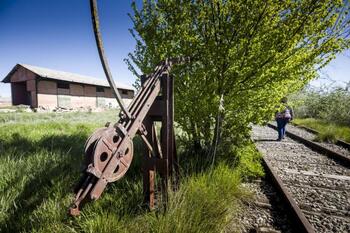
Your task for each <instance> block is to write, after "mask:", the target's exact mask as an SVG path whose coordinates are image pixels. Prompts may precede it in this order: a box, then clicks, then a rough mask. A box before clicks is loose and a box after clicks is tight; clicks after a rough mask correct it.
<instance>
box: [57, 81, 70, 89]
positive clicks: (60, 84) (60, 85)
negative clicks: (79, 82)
mask: <svg viewBox="0 0 350 233" xmlns="http://www.w3.org/2000/svg"><path fill="white" fill-rule="evenodd" d="M57 88H60V89H69V82H61V81H60V82H57Z"/></svg>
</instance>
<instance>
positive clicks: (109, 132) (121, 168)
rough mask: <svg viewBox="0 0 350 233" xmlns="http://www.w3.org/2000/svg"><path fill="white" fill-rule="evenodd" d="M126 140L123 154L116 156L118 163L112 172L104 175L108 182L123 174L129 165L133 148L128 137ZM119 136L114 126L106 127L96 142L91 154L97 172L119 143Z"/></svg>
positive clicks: (104, 165) (101, 169)
mask: <svg viewBox="0 0 350 233" xmlns="http://www.w3.org/2000/svg"><path fill="white" fill-rule="evenodd" d="M126 140H128V141H127V142H126V145H127V147H126V149H125V152H124V154H123V155H121V156H120V157H119V158H118V164H117V167H116V168H115V170H114V172H113V173H112V174H111V175H110V176H109V177H106V179H107V180H108V182H114V181H116V180H119V179H120V178H122V177H123V176H124V174H125V173H126V172H127V170H128V169H129V167H130V164H131V161H132V158H133V153H134V151H133V150H134V148H133V143H132V141H131V140H130V139H128V138H127V139H126ZM120 141H121V138H120V136H119V135H118V133H117V132H116V131H115V129H114V128H112V127H110V128H107V129H106V130H105V131H104V132H103V133H102V136H101V137H100V139H99V140H98V141H97V142H96V144H95V148H94V155H93V166H94V168H95V169H96V170H97V172H98V173H102V172H103V170H104V168H105V167H106V166H107V164H108V161H109V160H110V159H111V157H112V154H113V152H114V151H115V149H116V148H117V145H118V144H120Z"/></svg>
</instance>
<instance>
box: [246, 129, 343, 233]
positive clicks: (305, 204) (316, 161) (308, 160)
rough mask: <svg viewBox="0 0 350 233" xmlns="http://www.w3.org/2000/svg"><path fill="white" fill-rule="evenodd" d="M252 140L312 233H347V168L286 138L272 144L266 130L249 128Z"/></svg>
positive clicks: (273, 137)
mask: <svg viewBox="0 0 350 233" xmlns="http://www.w3.org/2000/svg"><path fill="white" fill-rule="evenodd" d="M292 127H293V126H292ZM290 128H291V127H290V126H289V128H288V130H289V131H291V130H290ZM294 128H296V127H294ZM298 130H299V129H298ZM293 133H296V132H295V131H293ZM306 133H308V132H306ZM306 133H305V134H306ZM299 136H300V134H299ZM252 138H253V139H254V140H255V142H256V146H257V148H258V149H259V151H260V152H261V153H262V154H263V155H264V158H265V159H266V160H267V161H269V162H270V164H271V165H272V166H273V168H274V169H275V171H276V173H277V175H278V176H279V177H280V179H281V180H282V182H283V183H284V185H285V186H286V187H287V190H288V191H289V193H291V195H292V197H293V198H294V200H295V201H296V203H297V204H298V206H299V208H300V209H301V210H302V212H303V213H304V215H305V216H306V218H307V219H308V221H309V222H310V223H311V224H312V225H313V227H314V229H315V231H316V232H350V169H349V168H347V167H344V166H343V165H341V164H339V163H337V162H336V161H334V160H332V159H330V158H328V157H326V156H324V155H322V154H320V153H317V152H315V151H313V150H311V149H309V148H308V147H306V146H305V145H303V144H301V143H299V142H296V141H293V140H292V139H290V138H288V137H286V138H285V139H284V140H283V141H281V142H278V141H276V138H277V131H276V130H274V129H271V128H269V127H260V126H253V134H252ZM308 139H310V138H308ZM323 144H324V143H322V146H323ZM328 149H330V148H329V147H328ZM338 152H339V151H338Z"/></svg>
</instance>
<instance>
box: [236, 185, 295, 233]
mask: <svg viewBox="0 0 350 233" xmlns="http://www.w3.org/2000/svg"><path fill="white" fill-rule="evenodd" d="M243 186H244V187H246V188H247V189H248V190H249V191H251V192H253V195H254V198H253V201H250V202H247V203H244V204H243V209H244V210H243V211H242V214H241V215H239V216H238V219H237V220H238V222H240V223H241V225H240V229H238V230H237V231H239V232H247V233H248V232H249V233H252V232H270V233H282V232H284V233H292V232H296V231H294V230H293V228H292V223H291V222H290V218H289V216H288V215H287V214H286V211H285V207H284V204H283V201H282V200H281V199H280V197H279V194H278V192H276V190H275V188H274V187H273V186H272V185H271V184H270V183H269V182H267V181H266V180H265V179H262V180H260V179H259V180H255V181H252V182H251V183H243Z"/></svg>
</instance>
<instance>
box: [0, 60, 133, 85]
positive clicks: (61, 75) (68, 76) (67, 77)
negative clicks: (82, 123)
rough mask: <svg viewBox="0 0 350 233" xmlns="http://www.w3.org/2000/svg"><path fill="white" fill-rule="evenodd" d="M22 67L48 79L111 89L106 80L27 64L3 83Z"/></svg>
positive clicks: (18, 65)
mask: <svg viewBox="0 0 350 233" xmlns="http://www.w3.org/2000/svg"><path fill="white" fill-rule="evenodd" d="M20 66H22V67H24V68H25V69H28V70H30V71H32V72H33V73H35V74H37V75H39V76H40V77H42V78H46V79H53V80H62V81H67V82H73V83H83V84H89V85H95V86H103V87H109V83H108V82H107V80H104V79H98V78H94V77H90V76H85V75H81V74H75V73H69V72H65V71H59V70H52V69H47V68H43V67H38V66H32V65H27V64H17V65H16V66H15V67H14V68H13V69H12V70H11V72H10V73H9V74H8V75H7V76H6V77H5V78H4V79H3V80H2V82H4V83H9V82H10V78H11V75H12V74H13V73H14V72H16V70H17V69H18V68H19V67H20ZM116 85H117V88H119V89H127V90H133V89H134V88H133V87H131V86H129V85H126V84H122V83H120V82H118V83H116Z"/></svg>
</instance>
